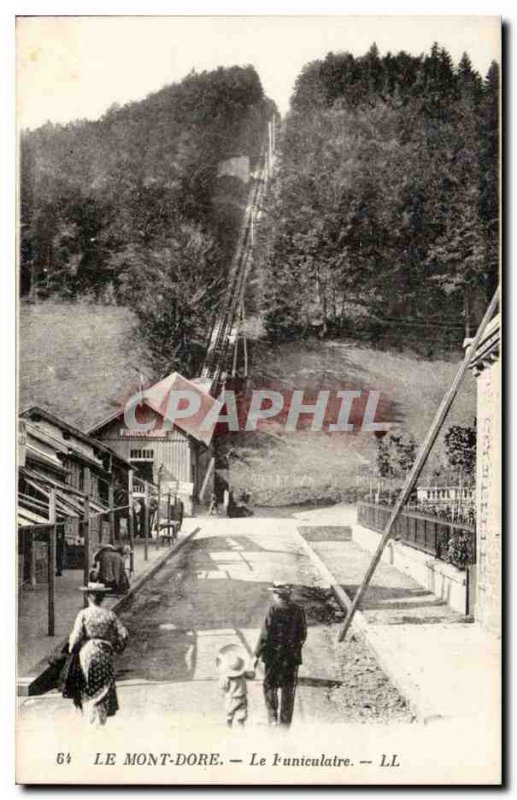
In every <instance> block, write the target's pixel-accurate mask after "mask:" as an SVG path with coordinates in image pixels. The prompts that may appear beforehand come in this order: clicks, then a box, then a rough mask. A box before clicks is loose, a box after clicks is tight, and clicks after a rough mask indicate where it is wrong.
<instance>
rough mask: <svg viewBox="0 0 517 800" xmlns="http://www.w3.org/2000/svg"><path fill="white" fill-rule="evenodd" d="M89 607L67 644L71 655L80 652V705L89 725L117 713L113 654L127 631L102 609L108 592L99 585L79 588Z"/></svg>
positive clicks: (119, 649)
mask: <svg viewBox="0 0 517 800" xmlns="http://www.w3.org/2000/svg"><path fill="white" fill-rule="evenodd" d="M81 591H83V592H86V596H87V598H88V607H87V608H83V609H82V610H81V611H80V612H79V613H78V615H77V617H76V620H75V623H74V627H73V629H72V633H71V634H70V638H69V641H68V648H69V651H70V653H72V651H73V650H74V649H75V650H76V651H77V650H79V663H80V666H81V676H80V679H81V687H80V688H81V702H82V706H83V710H84V712H85V713H86V714H87V715H88V717H89V720H90V722H92V723H94V724H97V725H104V724H105V723H106V719H107V718H108V717H112V716H113V715H114V714H116V712H117V710H118V707H119V706H118V701H117V692H116V688H115V673H114V670H113V654H114V653H121V652H122V651H123V650H124V648H125V646H126V644H127V640H128V632H127V630H126V629H125V628H124V626H123V625H122V624H121V623H120V621H119V619H118V618H117V616H116V614H114V612H113V611H108V610H107V609H105V608H102V607H101V603H102V601H103V600H104V598H105V596H106V594H108V593H109V591H110V590H109V589H107V588H106V586H104V584H101V583H89V584H88V586H81Z"/></svg>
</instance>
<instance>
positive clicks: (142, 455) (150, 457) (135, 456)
mask: <svg viewBox="0 0 517 800" xmlns="http://www.w3.org/2000/svg"><path fill="white" fill-rule="evenodd" d="M129 459H130V461H154V450H143V449H141V448H138V447H137V448H131V450H130V451H129Z"/></svg>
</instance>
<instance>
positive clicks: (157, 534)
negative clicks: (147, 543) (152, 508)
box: [156, 466, 162, 548]
mask: <svg viewBox="0 0 517 800" xmlns="http://www.w3.org/2000/svg"><path fill="white" fill-rule="evenodd" d="M161 502H162V467H161V466H160V467H159V468H158V507H157V508H156V547H157V548H158V547H159V545H160V503H161Z"/></svg>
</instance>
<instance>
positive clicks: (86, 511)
mask: <svg viewBox="0 0 517 800" xmlns="http://www.w3.org/2000/svg"><path fill="white" fill-rule="evenodd" d="M90 491H91V481H90V468H89V467H85V469H84V492H85V497H84V504H83V536H84V564H83V579H84V585H85V586H87V585H88V581H89V580H90ZM83 604H84V607H85V608H86V606H87V605H88V598H87V597H86V594H85V595H84V600H83Z"/></svg>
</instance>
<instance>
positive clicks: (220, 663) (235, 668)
mask: <svg viewBox="0 0 517 800" xmlns="http://www.w3.org/2000/svg"><path fill="white" fill-rule="evenodd" d="M215 663H216V666H217V670H218V672H220V673H221V675H224V676H225V677H226V678H239V677H240V676H241V675H242V674H243V673H244V672H246V662H245V660H244V658H243V656H242V651H241V650H240V648H239V647H238V646H237V645H235V644H226V645H225V646H224V647H221V649H220V650H219V652H218V654H217V656H216V659H215Z"/></svg>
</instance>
